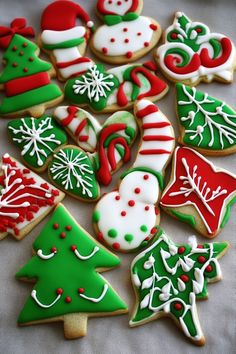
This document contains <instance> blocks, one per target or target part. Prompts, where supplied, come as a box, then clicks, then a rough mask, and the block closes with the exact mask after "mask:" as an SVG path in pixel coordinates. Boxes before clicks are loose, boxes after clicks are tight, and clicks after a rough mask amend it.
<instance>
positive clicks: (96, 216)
mask: <svg viewBox="0 0 236 354" xmlns="http://www.w3.org/2000/svg"><path fill="white" fill-rule="evenodd" d="M100 217H101V214H100V212H99V211H98V210H95V211H94V213H93V217H92V220H93V222H94V223H95V222H96V223H97V222H99V220H100Z"/></svg>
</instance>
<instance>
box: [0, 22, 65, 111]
mask: <svg viewBox="0 0 236 354" xmlns="http://www.w3.org/2000/svg"><path fill="white" fill-rule="evenodd" d="M25 36H31V37H33V36H34V31H33V29H32V28H31V27H26V20H25V19H23V18H17V19H15V20H14V21H13V22H12V23H11V28H7V27H0V48H2V49H5V50H6V52H5V53H4V56H3V60H4V64H5V67H4V70H3V72H2V73H1V74H0V90H3V91H4V93H5V97H4V98H3V100H2V103H1V105H0V114H1V116H9V117H12V116H17V115H21V114H26V113H29V114H30V115H32V116H34V117H40V116H41V115H42V114H43V113H44V111H45V109H46V108H47V107H51V106H54V105H56V104H57V103H59V102H61V101H62V99H63V94H62V92H61V90H60V88H59V87H58V86H57V85H55V84H52V83H51V79H50V77H51V76H52V74H54V70H53V67H52V65H51V64H49V63H47V62H45V61H43V60H41V59H39V58H38V55H39V48H38V46H37V45H36V44H35V43H33V42H31V41H29V40H28V39H26V38H25Z"/></svg>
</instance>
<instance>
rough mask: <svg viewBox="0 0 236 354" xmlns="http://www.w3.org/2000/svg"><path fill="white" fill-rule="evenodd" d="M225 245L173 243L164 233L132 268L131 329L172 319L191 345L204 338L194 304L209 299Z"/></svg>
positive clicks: (194, 239)
mask: <svg viewBox="0 0 236 354" xmlns="http://www.w3.org/2000/svg"><path fill="white" fill-rule="evenodd" d="M227 248H228V244H227V243H226V242H222V243H216V242H214V243H204V244H202V245H198V244H197V240H196V238H195V237H194V236H192V237H190V238H189V242H188V244H181V245H180V244H175V243H173V242H172V241H171V240H170V239H169V238H168V236H167V235H166V234H165V232H164V231H160V232H159V235H158V238H157V240H156V241H155V242H154V243H153V244H152V245H151V246H150V247H149V248H148V249H146V250H145V251H143V252H142V253H140V254H139V255H138V256H137V257H135V259H134V260H133V262H132V264H131V279H132V283H133V287H134V290H135V294H136V305H135V309H134V312H133V314H132V317H131V321H130V326H131V327H134V326H139V325H142V324H146V323H148V322H150V321H153V320H155V319H158V318H161V317H171V318H173V320H174V321H175V323H176V324H177V325H178V326H179V327H180V329H181V330H182V332H183V333H184V334H185V336H187V337H188V338H189V339H190V340H191V341H192V342H193V343H194V344H196V345H204V344H205V338H204V334H203V332H202V329H201V326H200V322H199V319H198V314H197V305H196V300H206V299H207V298H208V292H207V284H208V283H213V282H216V281H219V280H220V279H221V269H220V264H219V261H218V259H219V258H220V257H222V256H223V255H224V254H225V252H226V251H227Z"/></svg>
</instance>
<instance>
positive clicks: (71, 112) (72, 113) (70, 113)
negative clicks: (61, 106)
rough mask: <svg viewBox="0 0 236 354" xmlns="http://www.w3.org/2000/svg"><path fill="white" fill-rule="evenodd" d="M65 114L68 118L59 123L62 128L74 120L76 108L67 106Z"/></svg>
mask: <svg viewBox="0 0 236 354" xmlns="http://www.w3.org/2000/svg"><path fill="white" fill-rule="evenodd" d="M67 112H68V116H67V117H66V118H64V119H63V120H61V121H60V123H61V125H63V126H64V127H66V126H67V125H69V124H70V123H71V122H72V120H73V119H74V118H75V116H76V113H77V112H78V108H77V107H75V106H69V107H68V108H67Z"/></svg>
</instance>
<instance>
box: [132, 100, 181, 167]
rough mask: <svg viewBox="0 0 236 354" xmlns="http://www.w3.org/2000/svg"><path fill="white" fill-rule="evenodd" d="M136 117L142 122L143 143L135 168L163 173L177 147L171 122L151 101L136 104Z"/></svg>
mask: <svg viewBox="0 0 236 354" xmlns="http://www.w3.org/2000/svg"><path fill="white" fill-rule="evenodd" d="M135 112H136V113H135V115H136V117H137V119H138V120H141V121H142V125H141V127H142V128H141V129H142V141H141V146H140V148H139V151H138V155H137V158H136V161H135V163H134V166H133V167H147V168H150V169H152V170H154V171H156V172H162V170H163V169H164V168H165V166H166V164H167V162H168V160H169V159H170V157H171V154H172V152H173V150H174V147H175V135H174V130H173V128H172V125H171V123H170V121H169V120H168V119H167V118H166V116H165V115H164V114H163V113H162V112H161V111H159V109H158V107H157V106H156V105H155V104H153V103H152V102H151V101H149V100H145V99H143V100H141V101H138V102H137V103H136V107H135Z"/></svg>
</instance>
